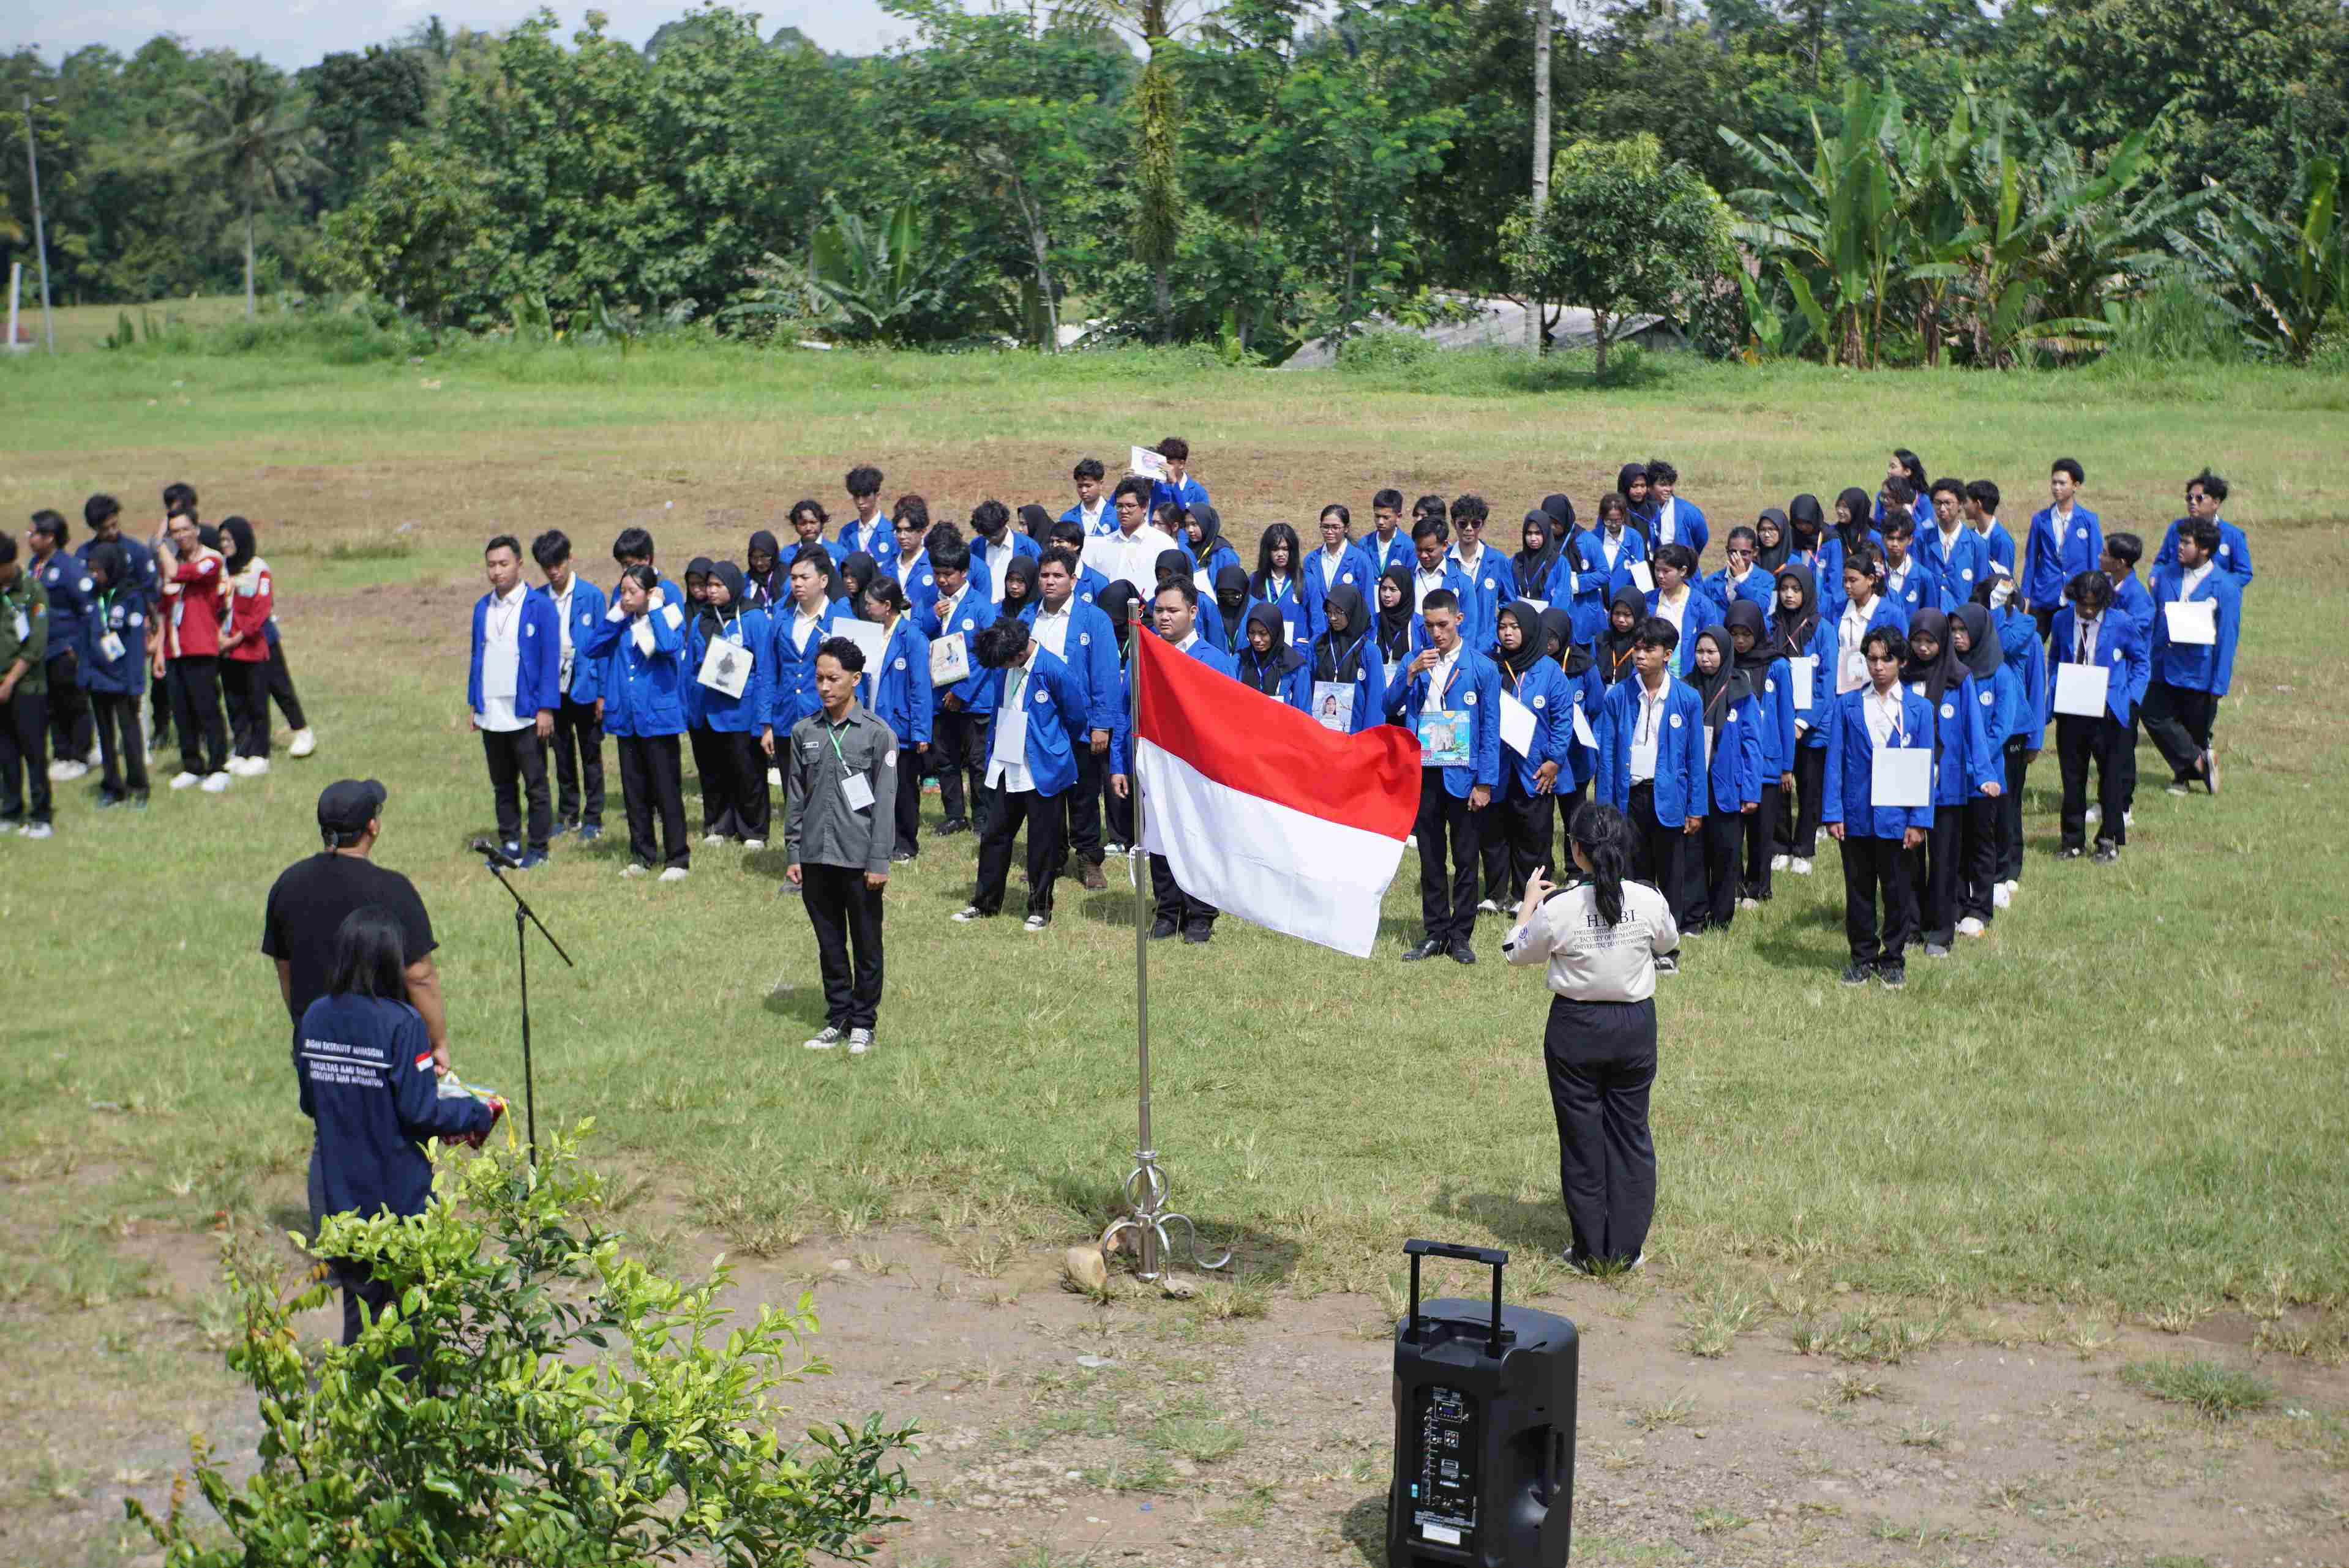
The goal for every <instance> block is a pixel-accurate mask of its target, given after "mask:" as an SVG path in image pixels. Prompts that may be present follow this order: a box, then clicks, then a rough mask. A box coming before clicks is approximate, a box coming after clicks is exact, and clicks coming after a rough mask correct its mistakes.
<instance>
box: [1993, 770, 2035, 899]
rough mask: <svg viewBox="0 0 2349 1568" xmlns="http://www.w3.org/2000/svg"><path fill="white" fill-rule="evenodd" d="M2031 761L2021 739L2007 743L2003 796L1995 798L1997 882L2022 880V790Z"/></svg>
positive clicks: (2026, 781) (2029, 775)
mask: <svg viewBox="0 0 2349 1568" xmlns="http://www.w3.org/2000/svg"><path fill="white" fill-rule="evenodd" d="M2030 779H2031V758H2030V754H2029V752H2028V751H2027V750H2026V749H2025V747H2024V743H2023V739H2022V738H2021V737H2019V736H2018V737H2017V738H2014V739H2013V740H2010V741H2008V742H2007V743H2006V793H2005V794H2003V795H2001V796H2000V797H1999V798H1998V880H1999V881H2000V882H2021V881H2022V880H2023V785H2024V784H2026V783H2028V782H2029V781H2030Z"/></svg>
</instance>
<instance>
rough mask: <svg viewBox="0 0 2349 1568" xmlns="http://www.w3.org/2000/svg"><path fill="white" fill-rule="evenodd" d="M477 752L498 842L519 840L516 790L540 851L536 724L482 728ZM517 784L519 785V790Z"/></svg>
mask: <svg viewBox="0 0 2349 1568" xmlns="http://www.w3.org/2000/svg"><path fill="white" fill-rule="evenodd" d="M261 667H262V666H261V665H254V668H255V669H259V668H261ZM481 754H482V755H483V756H485V757H487V758H489V760H490V803H491V804H492V806H494V807H495V808H496V809H497V813H498V842H500V843H502V844H517V843H520V842H522V838H523V815H522V804H521V800H520V799H518V798H517V796H518V793H519V795H520V796H523V797H527V798H528V799H529V801H530V847H531V848H532V849H533V850H540V851H543V850H544V849H545V848H546V840H547V835H548V834H550V833H552V832H553V831H554V812H553V811H552V810H549V809H548V806H547V802H546V748H545V746H544V745H543V744H542V743H541V742H540V740H539V738H538V730H537V728H536V727H535V726H532V725H525V726H524V727H522V728H520V729H485V730H483V731H481ZM517 785H519V786H520V787H521V788H520V790H519V792H517V790H516V788H515V787H516V786H517Z"/></svg>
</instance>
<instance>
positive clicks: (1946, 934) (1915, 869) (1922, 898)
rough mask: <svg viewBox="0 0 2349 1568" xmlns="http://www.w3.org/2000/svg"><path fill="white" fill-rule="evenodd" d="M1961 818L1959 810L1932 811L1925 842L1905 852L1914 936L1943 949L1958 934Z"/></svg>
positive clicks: (1945, 808) (1963, 826)
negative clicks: (1914, 901)
mask: <svg viewBox="0 0 2349 1568" xmlns="http://www.w3.org/2000/svg"><path fill="white" fill-rule="evenodd" d="M1965 817H1966V809H1965V808H1964V807H1963V806H1937V807H1935V808H1934V810H1933V825H1932V826H1931V827H1930V828H1928V829H1926V830H1925V841H1924V842H1923V843H1921V844H1919V845H1918V846H1917V847H1916V848H1915V849H1913V850H1909V851H1907V853H1908V856H1909V886H1910V887H1912V888H1914V889H1915V890H1916V892H1917V934H1918V935H1919V937H1920V939H1922V940H1923V941H1926V942H1930V943H1935V944H1939V945H1940V946H1943V947H1947V946H1948V945H1949V944H1951V942H1952V941H1953V940H1955V939H1956V937H1957V934H1958V856H1959V853H1960V851H1959V846H1960V845H1961V843H1963V842H1964V841H1965Z"/></svg>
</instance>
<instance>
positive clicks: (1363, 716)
mask: <svg viewBox="0 0 2349 1568" xmlns="http://www.w3.org/2000/svg"><path fill="white" fill-rule="evenodd" d="M1317 643H1318V640H1317ZM1360 647H1361V657H1360V658H1359V659H1357V660H1356V661H1355V669H1354V678H1353V680H1352V681H1351V682H1350V683H1348V684H1349V685H1350V686H1351V688H1352V689H1351V690H1350V692H1349V693H1348V695H1347V700H1348V701H1349V702H1350V703H1351V704H1352V705H1353V707H1352V710H1351V717H1350V718H1349V719H1348V720H1347V722H1346V733H1347V734H1349V735H1360V734H1361V733H1362V731H1364V730H1366V729H1368V728H1370V727H1371V726H1372V725H1374V724H1382V723H1384V722H1385V720H1386V712H1385V709H1386V696H1387V675H1386V662H1385V661H1384V660H1383V659H1382V658H1381V657H1380V656H1379V640H1378V638H1377V636H1375V635H1374V634H1371V633H1369V632H1364V633H1363V634H1361V643H1360ZM1299 652H1300V653H1302V654H1304V655H1305V700H1306V711H1307V712H1308V713H1310V712H1311V711H1312V702H1313V685H1314V680H1315V676H1314V674H1313V668H1314V659H1315V657H1316V656H1317V654H1318V652H1319V649H1318V646H1317V647H1315V648H1303V649H1299Z"/></svg>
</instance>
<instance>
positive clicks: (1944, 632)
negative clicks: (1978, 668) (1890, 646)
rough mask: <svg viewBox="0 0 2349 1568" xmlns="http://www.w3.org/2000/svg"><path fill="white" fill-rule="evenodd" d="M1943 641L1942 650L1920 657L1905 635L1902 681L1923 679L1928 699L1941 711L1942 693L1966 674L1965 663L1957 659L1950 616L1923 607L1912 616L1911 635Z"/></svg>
mask: <svg viewBox="0 0 2349 1568" xmlns="http://www.w3.org/2000/svg"><path fill="white" fill-rule="evenodd" d="M1920 632H1921V633H1923V634H1925V635H1927V636H1929V637H1931V638H1932V639H1933V640H1934V641H1935V642H1937V643H1939V644H1940V648H1941V651H1940V653H1939V654H1936V655H1934V656H1933V657H1932V658H1930V659H1920V658H1919V657H1918V656H1917V655H1916V654H1915V653H1914V652H1913V651H1912V649H1913V644H1911V643H1910V642H1909V641H1908V639H1906V638H1904V639H1903V640H1902V643H1901V650H1900V683H1901V684H1902V685H1903V686H1913V685H1915V684H1917V683H1918V682H1920V681H1922V682H1923V683H1924V686H1925V700H1926V701H1928V702H1930V703H1931V704H1932V705H1933V708H1934V711H1935V712H1937V713H1938V712H1939V711H1940V707H1941V694H1942V693H1943V692H1945V691H1947V690H1949V689H1950V688H1951V686H1955V685H1957V684H1958V682H1959V681H1961V680H1962V679H1963V678H1964V677H1965V673H1966V667H1965V665H1962V664H1961V663H1960V662H1959V661H1958V650H1957V645H1956V644H1955V643H1954V642H1953V641H1952V640H1951V636H1950V618H1949V616H1947V615H1945V614H1942V613H1941V612H1940V611H1939V610H1920V611H1918V612H1917V613H1916V614H1914V615H1911V616H1910V617H1909V637H1912V638H1913V637H1915V636H1916V635H1917V634H1919V633H1920Z"/></svg>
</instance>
